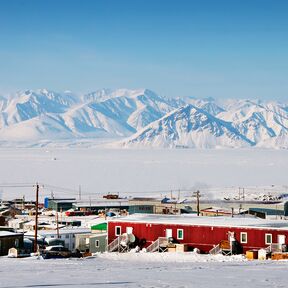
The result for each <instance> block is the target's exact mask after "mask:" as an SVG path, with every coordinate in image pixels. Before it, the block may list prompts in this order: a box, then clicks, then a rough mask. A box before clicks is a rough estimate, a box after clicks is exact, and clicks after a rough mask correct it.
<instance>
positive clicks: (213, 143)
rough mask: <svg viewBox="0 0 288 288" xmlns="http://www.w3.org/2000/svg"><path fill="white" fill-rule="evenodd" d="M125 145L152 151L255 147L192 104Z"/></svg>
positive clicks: (144, 130) (231, 127) (226, 123)
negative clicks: (181, 148)
mask: <svg viewBox="0 0 288 288" xmlns="http://www.w3.org/2000/svg"><path fill="white" fill-rule="evenodd" d="M124 145H127V146H129V145H139V146H142V145H145V146H152V147H155V146H157V147H189V148H217V147H234V148H235V147H245V146H246V147H247V146H251V145H253V143H252V142H251V141H250V140H249V139H247V138H246V137H245V136H243V135H242V134H241V133H239V131H238V130H237V129H235V128H234V127H233V125H232V123H230V122H226V121H223V120H221V119H219V118H216V117H214V116H213V115H211V114H210V113H208V112H206V111H205V110H203V109H201V108H198V107H196V106H194V105H192V104H188V105H186V106H183V107H181V108H179V109H177V110H175V111H173V112H171V113H169V114H168V115H166V116H164V117H163V118H161V119H159V120H157V121H155V122H153V123H152V124H150V125H148V126H147V127H146V128H144V129H143V130H142V131H140V132H139V133H137V134H136V135H134V136H132V137H131V138H130V139H128V140H126V141H125V142H124Z"/></svg>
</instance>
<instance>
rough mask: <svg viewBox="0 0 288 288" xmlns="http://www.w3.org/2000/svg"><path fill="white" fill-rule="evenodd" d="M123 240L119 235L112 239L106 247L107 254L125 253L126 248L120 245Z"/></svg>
mask: <svg viewBox="0 0 288 288" xmlns="http://www.w3.org/2000/svg"><path fill="white" fill-rule="evenodd" d="M122 240H123V236H122V235H120V236H119V237H117V238H116V239H114V240H113V241H112V242H111V243H110V244H109V245H108V246H107V252H119V253H123V252H127V251H128V246H123V245H121V242H122Z"/></svg>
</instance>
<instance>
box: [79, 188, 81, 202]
mask: <svg viewBox="0 0 288 288" xmlns="http://www.w3.org/2000/svg"><path fill="white" fill-rule="evenodd" d="M79 200H81V185H79Z"/></svg>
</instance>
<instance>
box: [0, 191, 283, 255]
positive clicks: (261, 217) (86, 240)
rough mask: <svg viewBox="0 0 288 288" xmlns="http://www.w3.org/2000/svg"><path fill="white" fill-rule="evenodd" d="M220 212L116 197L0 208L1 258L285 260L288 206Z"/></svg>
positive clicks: (244, 206)
mask: <svg viewBox="0 0 288 288" xmlns="http://www.w3.org/2000/svg"><path fill="white" fill-rule="evenodd" d="M203 202H204V201H203ZM217 204H218V205H219V204H221V205H220V206H219V207H215V203H213V202H211V203H209V202H207V201H206V202H204V203H201V205H199V203H197V202H195V200H190V201H188V200H187V199H186V200H182V201H180V200H177V199H169V198H167V197H165V198H162V199H157V198H144V197H142V198H141V197H138V198H133V199H127V198H123V199H121V198H119V197H118V196H115V195H112V196H109V197H107V196H106V197H105V198H101V199H96V200H88V201H84V200H82V201H81V200H76V199H74V198H57V199H55V198H45V199H44V202H43V203H41V204H38V209H36V203H35V202H34V201H25V200H24V199H14V200H12V201H1V202H0V256H3V255H8V254H9V250H10V249H14V250H17V252H18V253H17V255H19V256H21V255H22V256H28V255H30V254H31V253H32V252H36V251H35V247H37V250H38V252H39V250H40V251H41V250H42V249H45V248H47V247H51V246H60V245H61V246H63V247H66V248H67V249H69V250H70V251H74V250H77V251H80V252H81V253H83V255H91V254H93V253H97V252H105V251H107V252H127V251H129V250H131V249H134V251H139V250H143V251H146V252H156V251H159V252H165V251H169V252H172V251H182V252H184V251H198V252H199V253H210V254H217V253H222V254H227V255H230V254H240V253H248V252H249V251H256V250H257V251H258V250H261V249H262V250H263V249H264V250H265V251H266V253H267V254H269V253H278V254H279V253H281V255H283V257H284V258H285V257H286V253H287V251H288V249H287V247H288V246H287V245H288V221H287V220H288V202H287V203H281V202H280V201H279V202H277V203H274V202H273V203H268V202H265V203H264V202H259V201H258V202H257V201H254V202H245V201H242V202H239V201H238V202H237V203H236V202H229V203H227V202H226V203H225V205H223V203H217ZM223 207H224V208H223ZM37 210H38V214H37V215H36V211H37ZM36 218H37V219H36ZM36 223H37V227H36ZM35 228H37V229H35ZM35 230H36V233H35ZM35 244H36V245H35ZM135 249H136V250H135ZM253 255H254V254H253ZM253 257H254V256H253ZM287 257H288V256H287Z"/></svg>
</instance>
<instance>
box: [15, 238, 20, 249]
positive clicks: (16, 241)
mask: <svg viewBox="0 0 288 288" xmlns="http://www.w3.org/2000/svg"><path fill="white" fill-rule="evenodd" d="M18 246H19V239H15V247H16V248H18Z"/></svg>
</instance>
